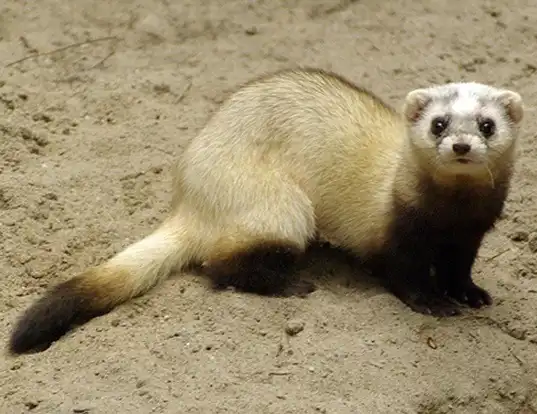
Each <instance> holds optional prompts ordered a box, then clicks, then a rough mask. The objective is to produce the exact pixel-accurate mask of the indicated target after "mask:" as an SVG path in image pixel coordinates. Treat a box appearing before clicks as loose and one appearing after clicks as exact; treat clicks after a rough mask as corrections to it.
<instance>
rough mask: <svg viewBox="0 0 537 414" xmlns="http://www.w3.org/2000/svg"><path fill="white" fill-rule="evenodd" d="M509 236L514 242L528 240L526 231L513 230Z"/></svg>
mask: <svg viewBox="0 0 537 414" xmlns="http://www.w3.org/2000/svg"><path fill="white" fill-rule="evenodd" d="M509 237H510V238H511V240H513V241H514V242H525V241H528V238H529V234H528V232H527V231H522V230H519V231H515V232H513V233H511V235H510V236H509Z"/></svg>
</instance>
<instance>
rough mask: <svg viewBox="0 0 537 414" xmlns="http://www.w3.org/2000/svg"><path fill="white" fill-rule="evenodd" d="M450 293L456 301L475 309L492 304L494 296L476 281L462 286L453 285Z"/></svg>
mask: <svg viewBox="0 0 537 414" xmlns="http://www.w3.org/2000/svg"><path fill="white" fill-rule="evenodd" d="M448 295H449V296H450V297H452V298H453V299H455V300H456V301H458V302H460V303H463V304H466V305H468V306H470V307H471V308H475V309H478V308H482V307H483V306H487V305H491V304H492V298H491V297H490V295H489V293H488V292H487V291H486V290H485V289H482V288H480V287H479V286H477V285H475V284H474V283H470V284H468V285H466V286H462V287H452V288H451V289H450V290H449V292H448Z"/></svg>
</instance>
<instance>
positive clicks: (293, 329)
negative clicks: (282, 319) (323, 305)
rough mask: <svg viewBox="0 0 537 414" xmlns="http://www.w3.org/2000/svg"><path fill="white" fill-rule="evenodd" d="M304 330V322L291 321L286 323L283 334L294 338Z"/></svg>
mask: <svg viewBox="0 0 537 414" xmlns="http://www.w3.org/2000/svg"><path fill="white" fill-rule="evenodd" d="M303 330H304V322H303V321H301V320H299V319H292V320H290V321H289V322H287V326H286V327H285V333H287V335H290V336H295V335H297V334H299V333H300V332H302V331H303Z"/></svg>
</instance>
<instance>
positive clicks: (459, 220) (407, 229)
mask: <svg viewBox="0 0 537 414" xmlns="http://www.w3.org/2000/svg"><path fill="white" fill-rule="evenodd" d="M414 190H415V191H416V192H417V198H416V199H415V200H414V203H409V202H408V201H406V200H404V199H403V198H402V197H401V195H400V194H398V193H397V192H394V205H393V208H394V210H393V211H394V215H393V219H394V220H393V226H392V232H393V236H395V237H396V238H399V237H410V238H415V237H419V238H422V237H425V238H426V239H427V240H428V241H429V242H434V241H435V240H436V239H437V238H440V239H446V238H454V237H465V236H466V235H468V234H472V233H476V232H477V233H486V232H487V231H489V230H490V229H491V228H492V227H493V226H494V223H495V222H496V221H497V219H498V218H499V217H500V215H501V212H502V210H503V207H504V203H505V199H506V196H507V192H508V180H501V181H499V182H497V183H496V184H495V186H494V188H493V187H486V188H484V187H481V188H476V187H473V186H471V185H469V184H468V185H466V184H465V183H464V182H462V183H461V184H460V185H458V186H453V187H452V188H446V187H442V186H439V185H437V184H435V183H433V182H432V181H431V180H427V179H423V180H421V181H420V182H419V183H417V185H416V188H415V189H414Z"/></svg>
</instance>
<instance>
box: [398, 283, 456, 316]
mask: <svg viewBox="0 0 537 414" xmlns="http://www.w3.org/2000/svg"><path fill="white" fill-rule="evenodd" d="M392 292H393V293H394V294H395V296H396V297H397V298H399V300H401V301H402V302H403V303H404V304H405V305H407V306H408V307H409V308H410V309H412V310H413V311H414V312H418V313H421V314H424V315H432V316H436V317H446V316H455V315H459V314H460V313H461V311H460V308H459V306H458V305H457V304H456V303H454V301H453V300H451V298H449V297H448V296H445V295H443V294H441V293H440V292H437V291H435V290H433V289H427V288H425V289H424V288H423V287H421V288H420V287H417V286H415V287H410V286H404V287H403V286H397V287H396V288H395V289H394V288H393V286H392Z"/></svg>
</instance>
